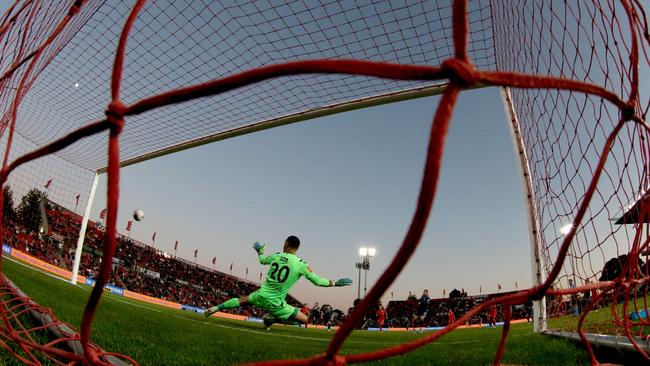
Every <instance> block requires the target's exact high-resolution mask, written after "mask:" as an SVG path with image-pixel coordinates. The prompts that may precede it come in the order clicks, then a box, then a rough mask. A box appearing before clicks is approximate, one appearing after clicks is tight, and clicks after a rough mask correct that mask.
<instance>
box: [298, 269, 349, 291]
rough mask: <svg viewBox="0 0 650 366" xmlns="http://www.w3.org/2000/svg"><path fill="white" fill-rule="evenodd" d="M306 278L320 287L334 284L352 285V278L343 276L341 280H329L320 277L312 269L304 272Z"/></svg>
mask: <svg viewBox="0 0 650 366" xmlns="http://www.w3.org/2000/svg"><path fill="white" fill-rule="evenodd" d="M304 275H305V278H306V279H308V280H309V281H310V282H311V283H313V284H314V285H316V286H320V287H332V286H350V285H351V284H352V280H351V279H349V278H341V279H340V280H336V281H333V280H328V279H325V278H322V277H320V276H319V275H317V274H316V273H314V272H313V271H311V270H310V269H307V270H306V271H305V273H304Z"/></svg>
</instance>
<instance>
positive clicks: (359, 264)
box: [355, 262, 363, 299]
mask: <svg viewBox="0 0 650 366" xmlns="http://www.w3.org/2000/svg"><path fill="white" fill-rule="evenodd" d="M355 267H357V269H358V270H359V280H358V281H357V299H360V298H361V268H362V267H363V263H361V262H357V263H355Z"/></svg>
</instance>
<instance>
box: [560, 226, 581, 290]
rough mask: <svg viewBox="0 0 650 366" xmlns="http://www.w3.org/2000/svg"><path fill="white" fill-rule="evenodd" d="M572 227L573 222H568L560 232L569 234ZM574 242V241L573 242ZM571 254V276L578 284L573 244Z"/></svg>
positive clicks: (575, 284)
mask: <svg viewBox="0 0 650 366" xmlns="http://www.w3.org/2000/svg"><path fill="white" fill-rule="evenodd" d="M571 229H573V225H572V224H566V225H564V226H562V227H561V228H560V233H561V234H562V235H564V236H567V235H569V233H570V232H571ZM572 244H573V243H572ZM569 256H570V257H571V258H570V263H571V278H573V285H574V286H577V285H578V284H577V283H576V269H575V264H574V263H573V260H574V259H575V257H576V256H575V254H574V248H573V245H570V246H569Z"/></svg>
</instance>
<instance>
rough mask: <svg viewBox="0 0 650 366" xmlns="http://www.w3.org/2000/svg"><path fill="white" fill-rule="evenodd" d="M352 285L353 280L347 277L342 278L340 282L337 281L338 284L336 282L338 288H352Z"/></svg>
mask: <svg viewBox="0 0 650 366" xmlns="http://www.w3.org/2000/svg"><path fill="white" fill-rule="evenodd" d="M351 284H352V280H351V279H349V278H347V277H346V278H341V279H340V280H336V282H334V286H338V287H341V286H350V285H351Z"/></svg>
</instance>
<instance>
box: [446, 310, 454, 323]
mask: <svg viewBox="0 0 650 366" xmlns="http://www.w3.org/2000/svg"><path fill="white" fill-rule="evenodd" d="M447 320H448V321H449V323H448V324H451V323H453V322H455V321H456V314H454V311H453V310H451V309H449V312H448V313H447Z"/></svg>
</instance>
